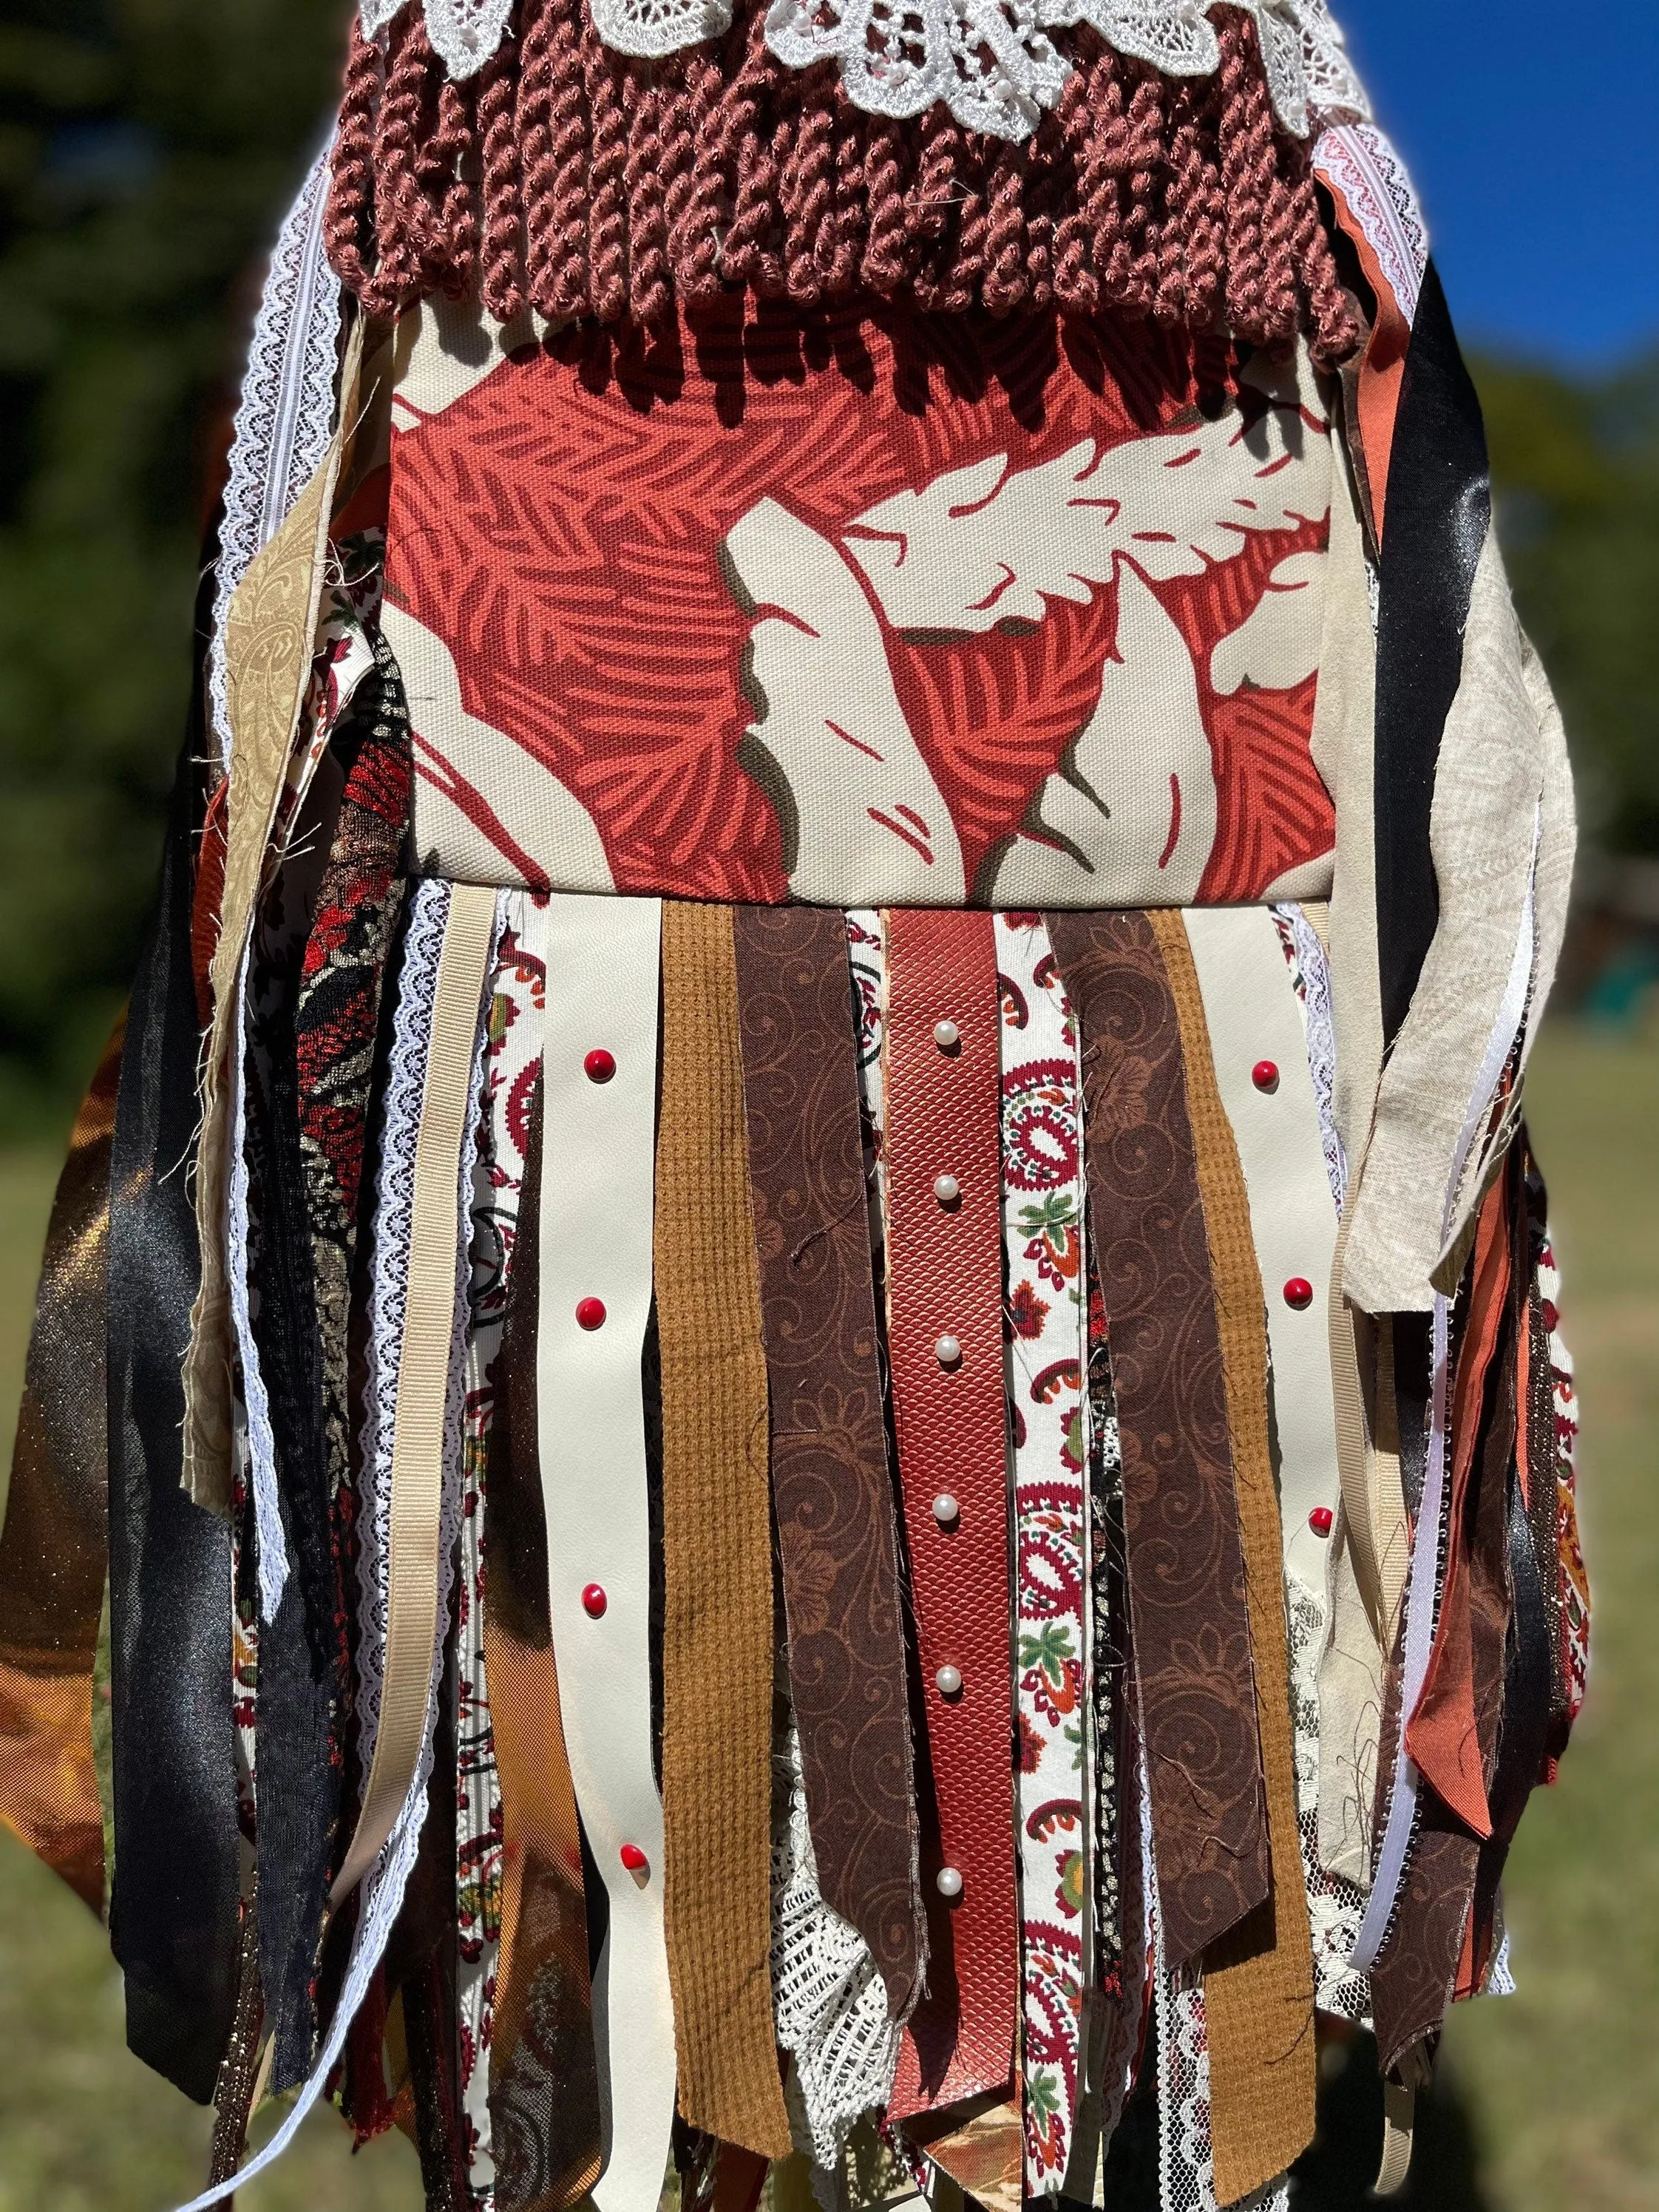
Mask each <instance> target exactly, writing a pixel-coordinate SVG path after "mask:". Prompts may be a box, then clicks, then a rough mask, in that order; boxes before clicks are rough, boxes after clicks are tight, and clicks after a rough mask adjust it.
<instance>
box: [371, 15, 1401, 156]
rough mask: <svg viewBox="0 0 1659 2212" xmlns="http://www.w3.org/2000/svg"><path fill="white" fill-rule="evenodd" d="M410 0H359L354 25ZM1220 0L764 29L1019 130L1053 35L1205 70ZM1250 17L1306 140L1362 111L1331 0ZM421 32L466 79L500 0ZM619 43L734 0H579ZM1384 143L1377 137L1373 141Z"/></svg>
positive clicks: (695, 40)
mask: <svg viewBox="0 0 1659 2212" xmlns="http://www.w3.org/2000/svg"><path fill="white" fill-rule="evenodd" d="M407 4H409V0H361V5H360V7H359V9H358V15H359V20H360V21H361V22H362V29H363V35H364V37H365V38H374V37H376V36H377V35H378V34H379V33H380V32H382V31H383V30H385V29H386V26H387V25H388V24H389V23H390V22H391V21H392V19H393V17H394V16H396V15H398V14H399V13H400V12H401V9H403V7H404V6H405V5H407ZM1218 4H1219V0H773V5H772V7H771V8H770V9H769V12H768V15H767V18H766V40H767V44H768V45H769V46H770V47H771V49H772V51H773V52H774V53H775V55H776V56H777V58H778V59H779V60H780V61H781V62H782V63H783V64H785V65H786V67H787V68H790V69H810V68H811V67H812V65H813V64H815V63H817V62H821V61H835V62H837V63H839V64H840V67H841V73H842V84H843V85H844V86H845V88H846V91H847V97H848V100H851V101H852V103H853V105H854V107H861V108H863V109H864V110H865V112H866V113H867V114H871V115H890V116H896V117H903V116H910V115H919V114H921V112H922V110H923V109H924V108H926V107H928V106H932V104H933V101H934V100H944V101H945V103H946V105H947V106H949V108H950V110H951V113H952V115H954V116H955V118H956V119H957V122H958V123H960V124H961V125H963V128H964V129H966V130H969V131H990V132H993V133H994V135H995V136H996V137H1000V138H1007V139H1012V140H1014V141H1016V142H1018V141H1019V140H1022V139H1025V138H1029V137H1030V135H1031V133H1032V132H1033V131H1035V130H1036V126H1037V125H1038V124H1039V122H1041V120H1042V114H1043V111H1044V110H1045V109H1046V108H1051V107H1053V106H1054V103H1055V102H1056V101H1057V100H1058V99H1059V98H1060V91H1061V88H1063V86H1064V85H1065V82H1066V78H1067V77H1068V76H1070V75H1071V66H1072V65H1071V64H1070V63H1069V62H1068V61H1067V60H1066V58H1065V57H1064V55H1062V54H1061V53H1060V51H1059V49H1058V48H1057V47H1056V46H1055V45H1054V41H1053V40H1052V39H1051V38H1050V37H1049V36H1048V33H1050V32H1051V31H1055V30H1060V29H1065V28H1068V27H1071V26H1072V25H1073V24H1077V23H1088V24H1091V25H1092V27H1094V28H1095V29H1096V30H1097V31H1098V32H1099V33H1100V35H1101V37H1102V38H1103V39H1104V40H1105V41H1106V43H1107V44H1108V45H1109V46H1112V47H1114V48H1115V50H1116V52H1119V53H1122V54H1129V55H1133V56H1134V57H1135V58H1137V59H1139V60H1140V61H1144V62H1149V63H1150V64H1152V67H1153V68H1154V69H1158V70H1163V71H1164V74H1165V75H1166V76H1212V75H1213V74H1214V72H1215V70H1216V69H1217V68H1218V66H1219V63H1220V58H1221V57H1220V46H1219V43H1218V40H1217V38H1216V33H1215V28H1214V26H1213V25H1212V23H1211V21H1210V20H1209V19H1210V13H1211V10H1212V8H1214V7H1215V6H1217V5H1218ZM1232 4H1236V5H1237V6H1239V7H1242V8H1243V9H1244V10H1245V11H1246V13H1247V14H1249V15H1251V16H1252V17H1253V18H1254V19H1255V27H1256V33H1257V38H1258V40H1259V43H1260V46H1261V58H1262V64H1263V67H1264V69H1265V70H1266V72H1267V88H1268V91H1269V93H1270V94H1271V96H1272V99H1273V110H1274V112H1275V113H1276V114H1277V116H1278V118H1279V121H1280V123H1281V124H1283V125H1284V126H1285V130H1286V131H1291V132H1292V133H1293V134H1294V135H1295V136H1296V137H1298V138H1305V137H1308V135H1309V133H1310V131H1312V130H1313V129H1314V128H1315V127H1316V125H1319V124H1323V123H1334V122H1337V121H1340V120H1345V119H1346V120H1356V121H1357V120H1361V119H1363V118H1365V117H1366V116H1368V115H1369V114H1370V103H1369V102H1368V101H1367V100H1366V97H1365V94H1364V88H1363V87H1362V86H1361V84H1360V82H1359V80H1358V77H1357V76H1355V74H1354V70H1353V65H1352V63H1351V62H1350V61H1349V59H1348V57H1347V52H1346V48H1345V46H1344V45H1343V41H1342V33H1341V32H1340V30H1339V29H1338V28H1337V26H1336V22H1335V20H1334V17H1333V16H1332V15H1331V12H1330V9H1328V6H1327V5H1326V0H1232ZM589 6H590V9H591V13H592V18H593V27H594V28H595V29H596V30H597V31H598V33H599V36H600V38H601V39H603V40H604V41H605V45H606V46H610V47H611V48H612V49H613V50H614V51H615V52H618V53H624V54H640V55H644V56H647V57H652V58H659V57H660V56H662V55H664V54H668V53H672V52H675V51H676V50H677V49H678V48H679V47H682V46H696V45H698V44H699V43H700V42H701V41H702V40H705V39H712V38H718V37H719V36H720V33H722V32H724V31H726V29H728V28H729V27H730V25H731V21H732V7H731V0H589ZM422 7H423V9H424V10H425V14H426V27H427V35H428V37H429V38H430V40H431V41H432V45H433V48H434V51H435V52H436V53H438V54H439V55H440V56H441V58H442V59H443V62H444V65H445V67H446V68H447V70H448V71H449V73H450V75H451V76H453V77H455V78H457V79H459V78H463V77H467V76H471V75H472V74H473V73H474V72H475V71H476V70H480V69H482V68H483V64H485V63H486V62H487V61H488V60H489V58H490V56H491V55H492V54H493V53H494V52H495V50H496V48H497V46H499V45H500V44H501V34H502V33H503V31H504V30H505V28H506V25H507V17H508V15H509V14H510V13H511V9H510V5H509V0H422ZM1384 143H1386V142H1384Z"/></svg>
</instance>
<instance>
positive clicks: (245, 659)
mask: <svg viewBox="0 0 1659 2212" xmlns="http://www.w3.org/2000/svg"><path fill="white" fill-rule="evenodd" d="M362 330H363V325H362V322H361V320H360V321H358V322H357V323H356V324H355V325H353V328H352V336H351V342H350V344H349V348H348V350H347V355H346V360H345V364H344V367H343V370H342V372H341V374H342V380H343V381H342V390H343V404H342V410H341V415H342V425H343V427H342V429H341V430H339V431H337V433H336V435H335V437H334V439H333V441H332V443H331V445H330V447H329V448H328V451H327V453H325V456H324V459H323V460H322V461H321V462H320V463H319V465H318V468H317V471H316V472H315V474H314V475H313V477H312V478H311V481H310V483H308V484H307V487H306V489H305V490H304V491H303V492H302V493H301V495H300V497H299V498H298V499H297V500H296V501H295V504H294V506H293V507H292V508H291V510H290V511H289V515H288V518H287V520H285V521H284V522H283V526H282V527H281V529H280V530H278V531H277V532H276V535H275V536H274V537H273V538H271V539H270V542H269V543H268V544H266V545H264V547H262V548H261V550H260V551H259V552H258V555H256V556H255V557H254V559H253V561H252V562H251V563H250V565H249V567H248V569H247V573H246V575H245V576H244V577H243V579H242V580H241V583H240V585H239V586H238V587H237V591H236V595H235V597H234V599H233V600H232V601H231V604H230V606H229V608H228V611H227V613H226V617H225V625H224V639H225V646H224V650H225V662H226V668H227V671H228V674H227V681H228V697H229V712H230V723H231V728H232V732H233V735H234V752H233V757H232V763H231V789H230V795H229V814H228V823H227V833H226V850H225V881H224V891H223V896H222V902H221V908H220V921H219V934H218V939H217V942H216V945H215V947H214V952H213V961H212V970H211V973H212V983H213V1020H212V1025H211V1029H210V1034H209V1036H208V1038H207V1041H206V1042H205V1044H204V1047H203V1050H202V1059H201V1066H202V1093H201V1137H200V1142H199V1157H198V1164H197V1178H196V1216H197V1237H198V1240H199V1246H200V1251H201V1284H200V1287H199V1289H198V1291H197V1297H196V1303H195V1305H194V1306H193V1308H192V1309H191V1334H190V1349H189V1352H188V1355H187V1358H186V1359H185V1462H184V1467H185V1487H186V1489H187V1490H188V1491H189V1492H190V1494H191V1497H192V1498H194V1499H195V1500H196V1502H197V1504H203V1505H206V1506H208V1507H209V1508H210V1510H213V1511H216V1512H219V1513H223V1512H224V1511H225V1510H227V1507H228V1500H229V1495H230V1456H229V1455H230V1420H231V1415H230V1388H231V1386H230V1374H231V1357H230V1353H231V1339H232V1335H233V1328H232V1315H231V1304H230V1287H229V1282H228V1266H229V1260H228V1252H227V1249H226V1243H225V1237H224V1217H225V1201H226V1194H227V1191H228V1182H229V1174H230V1170H231V1166H232V1164H233V1161H234V1159H236V1158H240V1146H235V1147H234V1149H233V1143H232V1139H233V1138H234V1137H240V1128H239V1127H238V1121H239V1115H238V1111H237V1100H238V1096H239V1092H240V1067H241V1060H240V1049H239V1048H238V1041H239V1040H240V1036H241V1034H242V1022H243V1013H244V1007H243V989H244V983H245V978H246V969H247V950H248V944H249V939H250V934H251V932H252V924H253V917H254V912H255V908H256V906H257V903H258V896H259V890H260V884H261V879H262V875H263V872H264V859H265V852H266V847H267V844H268V842H269V839H270V831H271V826H272V823H273V822H274V821H275V818H276V808H277V803H278V800H279V799H280V798H281V795H282V792H283V782H284V779H285V777H286V775H287V770H288V766H289V755H290V752H291V750H292V748H293V744H294V738H295V732H296V730H297V728H298V726H299V719H300V712H301V706H302V704H303V702H304V699H305V696H306V689H307V684H308V682H309V679H310V674H311V663H312V650H313V640H314V639H315V636H316V634H317V618H318V612H319V607H320V605H321V602H322V593H323V583H324V574H325V548H326V544H327V538H328V524H329V514H330V510H331V505H332V501H333V494H334V486H335V483H337V479H338V477H339V471H340V465H341V461H342V459H343V452H344V447H345V441H346V431H347V429H348V428H355V424H353V423H352V420H351V418H352V410H353V409H354V407H355V404H356V386H357V375H358V370H359V368H361V365H362ZM193 995H194V987H193V985H192V997H193ZM240 1349H241V1351H242V1353H243V1359H244V1365H245V1366H246V1364H247V1347H246V1343H244V1344H243V1345H242V1346H240ZM250 1412H252V1407H250Z"/></svg>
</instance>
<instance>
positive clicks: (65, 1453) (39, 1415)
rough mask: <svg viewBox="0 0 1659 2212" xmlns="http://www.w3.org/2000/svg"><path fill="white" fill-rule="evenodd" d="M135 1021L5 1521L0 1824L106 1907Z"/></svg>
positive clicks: (91, 1103) (93, 1124) (54, 1244)
mask: <svg viewBox="0 0 1659 2212" xmlns="http://www.w3.org/2000/svg"><path fill="white" fill-rule="evenodd" d="M125 1023H126V1018H125V1015H123V1016H122V1017H121V1018H119V1019H118V1021H117V1023H116V1024H115V1030H114V1034H113V1035H112V1036H111V1038H110V1041H109V1042H108V1043H107V1044H106V1046H105V1047H104V1051H103V1056H102V1058H101V1059H100V1060H99V1063H98V1068H97V1072H96V1073H95V1074H94V1077H93V1079H92V1084H91V1087H90V1088H89V1089H88V1092H87V1095H86V1097H85V1098H84V1099H83V1100H82V1104H81V1110H80V1112H79V1113H78V1114H77V1115H76V1117H75V1128H74V1131H73V1133H72V1134H71V1135H70V1146H69V1158H67V1160H65V1162H64V1169H63V1172H62V1174H61V1175H60V1176H58V1189H57V1193H56V1195H55V1196H54V1197H53V1199H52V1218H51V1220H50V1222H49V1223H48V1224H47V1227H46V1249H45V1252H44V1254H43V1255H42V1257H41V1261H40V1288H39V1289H38V1290H37V1291H36V1292H35V1298H34V1326H33V1329H32V1331H31V1332H30V1335H29V1349H28V1363H27V1367H26V1369H25V1370H24V1377H23V1397H22V1402H21V1405H20V1406H19V1407H18V1409H17V1441H16V1443H15V1447H14V1449H13V1451H12V1460H11V1486H10V1487H9V1490H8V1491H7V1492H6V1512H5V1525H4V1527H3V1528H0V1821H3V1822H4V1823H5V1825H6V1826H8V1827H9V1829H10V1830H11V1831H12V1832H13V1834H14V1835H15V1836H17V1837H19V1838H21V1840H22V1841H23V1842H24V1843H26V1844H27V1845H28V1847H29V1849H30V1850H33V1851H34V1852H36V1853H37V1854H38V1855H39V1856H40V1857H41V1858H42V1859H44V1860H45V1861H46V1864H47V1865H48V1866H49V1867H51V1868H52V1871H53V1872H54V1873H55V1874H58V1875H62V1876H63V1878H64V1881H66V1882H68V1884H69V1886H70V1888H71V1889H72V1890H74V1891H75V1892H76V1895H77V1896H79V1897H82V1898H83V1899H85V1900H86V1902H87V1903H88V1905H90V1906H91V1907H92V1909H93V1911H94V1912H96V1913H100V1914H101V1913H102V1911H103V1909H104V1816H103V1808H102V1807H101V1805H100V1802H99V1798H98V1777H97V1773H96V1771H95V1769H94V1764H93V1749H92V1698H93V1687H92V1677H93V1668H94V1663H95V1662H96V1660H97V1656H98V1620H99V1615H100V1612H101V1611H102V1608H103V1602H104V1577H105V1571H106V1565H107V1563H108V1558H109V1505H108V1498H107V1494H106V1472H107V1442H106V1438H107V1429H106V1422H107V1419H108V1405H107V1395H108V1392H107V1370H106V1361H105V1356H104V1331H105V1321H104V1313H105V1291H106V1282H107V1267H108V1255H109V1205H110V1187H109V1184H110V1148H111V1146H112V1143H113V1141H114V1137H115V1094H116V1089H117V1086H118V1083H119V1081H120V1074H121V1041H122V1035H123V1032H124V1030H125Z"/></svg>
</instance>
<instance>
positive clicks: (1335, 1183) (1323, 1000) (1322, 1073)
mask: <svg viewBox="0 0 1659 2212" xmlns="http://www.w3.org/2000/svg"><path fill="white" fill-rule="evenodd" d="M1273 912H1274V914H1275V915H1278V916H1279V919H1280V920H1281V921H1283V922H1284V923H1285V927H1287V928H1288V929H1289V931H1290V933H1291V939H1293V941H1294V943H1295V945H1296V961H1297V973H1298V975H1299V976H1300V979H1301V982H1302V987H1303V988H1302V1006H1303V1012H1304V1015H1305V1017H1306V1019H1307V1024H1308V1073H1309V1074H1310V1076H1311V1077H1312V1078H1313V1087H1314V1103H1315V1104H1316V1106H1317V1107H1318V1109H1319V1139H1320V1146H1321V1148H1322V1151H1323V1152H1324V1155H1325V1173H1326V1175H1327V1176H1328V1177H1329V1179H1330V1186H1331V1196H1332V1198H1333V1199H1334V1200H1335V1201H1336V1210H1337V1212H1338V1214H1339V1215H1340V1213H1341V1211H1342V1206H1343V1201H1344V1200H1345V1199H1346V1196H1347V1190H1348V1162H1347V1158H1346V1154H1345V1153H1344V1152H1343V1149H1342V1139H1341V1137H1340V1134H1339V1133H1338V1131H1337V1127H1336V1022H1335V1017H1334V1014H1333V1012H1332V1009H1331V970H1330V963H1329V962H1328V960H1327V959H1326V957H1325V948H1324V946H1323V945H1322V944H1321V943H1320V941H1319V932H1318V931H1317V930H1316V928H1315V927H1314V926H1313V924H1312V922H1310V921H1309V919H1308V917H1307V915H1305V914H1304V912H1303V910H1302V908H1300V907H1299V906H1276V907H1275V908H1273Z"/></svg>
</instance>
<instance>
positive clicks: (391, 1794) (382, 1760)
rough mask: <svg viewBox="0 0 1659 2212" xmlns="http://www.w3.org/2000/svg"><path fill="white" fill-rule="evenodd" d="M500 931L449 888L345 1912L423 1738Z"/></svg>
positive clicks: (468, 895)
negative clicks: (480, 1046) (380, 1602)
mask: <svg viewBox="0 0 1659 2212" xmlns="http://www.w3.org/2000/svg"><path fill="white" fill-rule="evenodd" d="M494 940H495V892H494V891H493V890H489V888H488V887H487V886H485V885H483V884H454V885H453V888H452V890H451V892H450V900H449V915H448V919H447V922H446V924H445V927H444V943H443V951H442V954H441V957H440V960H439V965H438V983H437V991H436V995H435V999H434V1000H433V1006H432V1035H431V1041H430V1042H429V1044H428V1049H427V1063H426V1083H425V1087H424V1090H423V1091H422V1098H421V1127H420V1133H419V1135H418V1137H417V1138H416V1147H415V1200H414V1207H413V1212H412V1217H411V1220H410V1255H409V1292H408V1304H407V1306H406V1308H405V1310H404V1329H403V1340H402V1343H401V1345H400V1346H399V1350H398V1395H397V1403H396V1408H395V1412H394V1414H393V1422H392V1503H391V1528H390V1534H389V1546H388V1554H389V1564H388V1596H387V1605H386V1657H385V1670H384V1681H385V1687H384V1689H383V1691H382V1692H381V1699H380V1731H379V1733H378V1735H376V1737H375V1740H374V1756H373V1758H372V1759H371V1760H370V1762H369V1770H368V1780H367V1781H366V1782H365V1783H364V1785H363V1797H362V1811H361V1812H360V1813H359V1814H358V1816H357V1827H356V1833H355V1834H354V1835H353V1837H352V1838H351V1847H350V1849H349V1850H348V1851H347V1853H346V1856H345V1862H344V1863H343V1866H342V1867H341V1869H340V1872H339V1875H338V1876H337V1879H336V1881H335V1883H334V1887H333V1889H332V1891H331V1902H332V1903H333V1904H335V1905H338V1903H339V1902H340V1900H341V1899H342V1898H343V1897H346V1896H348V1895H349V1893H350V1892H351V1891H352V1889H353V1888H354V1887H356V1884H357V1883H358V1882H359V1881H361V1880H362V1877H363V1875H364V1874H365V1873H367V1871H368V1869H369V1867H370V1866H371V1865H372V1864H373V1863H374V1858H375V1857H376V1855H377V1854H378V1852H379V1851H380V1846H381V1845H382V1844H384V1843H385V1841H386V1838H387V1837H388V1836H389V1835H390V1834H391V1832H392V1823H393V1822H394V1821H395V1820H396V1819H397V1817H398V1811H399V1808H401V1807H402V1805H403V1803H404V1799H405V1797H406V1796H408V1794H409V1788H410V1783H411V1782H412V1781H413V1779H414V1777H415V1771H416V1766H417V1765H418V1764H419V1761H420V1756H421V1745H422V1739H423V1737H424V1735H425V1732H426V1716H427V1704H428V1697H429V1694H430V1690H431V1683H432V1654H433V1649H434V1645H435V1642H436V1638H437V1633H438V1580H439V1560H438V1528H439V1521H440V1516H441V1507H442V1500H443V1455H444V1412H445V1406H446V1402H447V1395H448V1388H449V1358H450V1345H451V1340H452V1337H453V1332H454V1327H455V1254H456V1249H457V1239H458V1237H459V1233H460V1222H459V1181H460V1172H461V1139H462V1134H463V1132H464V1129H465V1122H466V1115H467V1106H468V1101H469V1099H470V1097H471V1086H472V1063H473V1055H474V1052H475V1050H476V1048H477V1036H478V1018H479V1012H480V1009H481V1008H482V1006H483V991H484V983H485V980H486V977H487V974H488V970H489V957H490V951H491V947H492V945H493V944H494Z"/></svg>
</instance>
